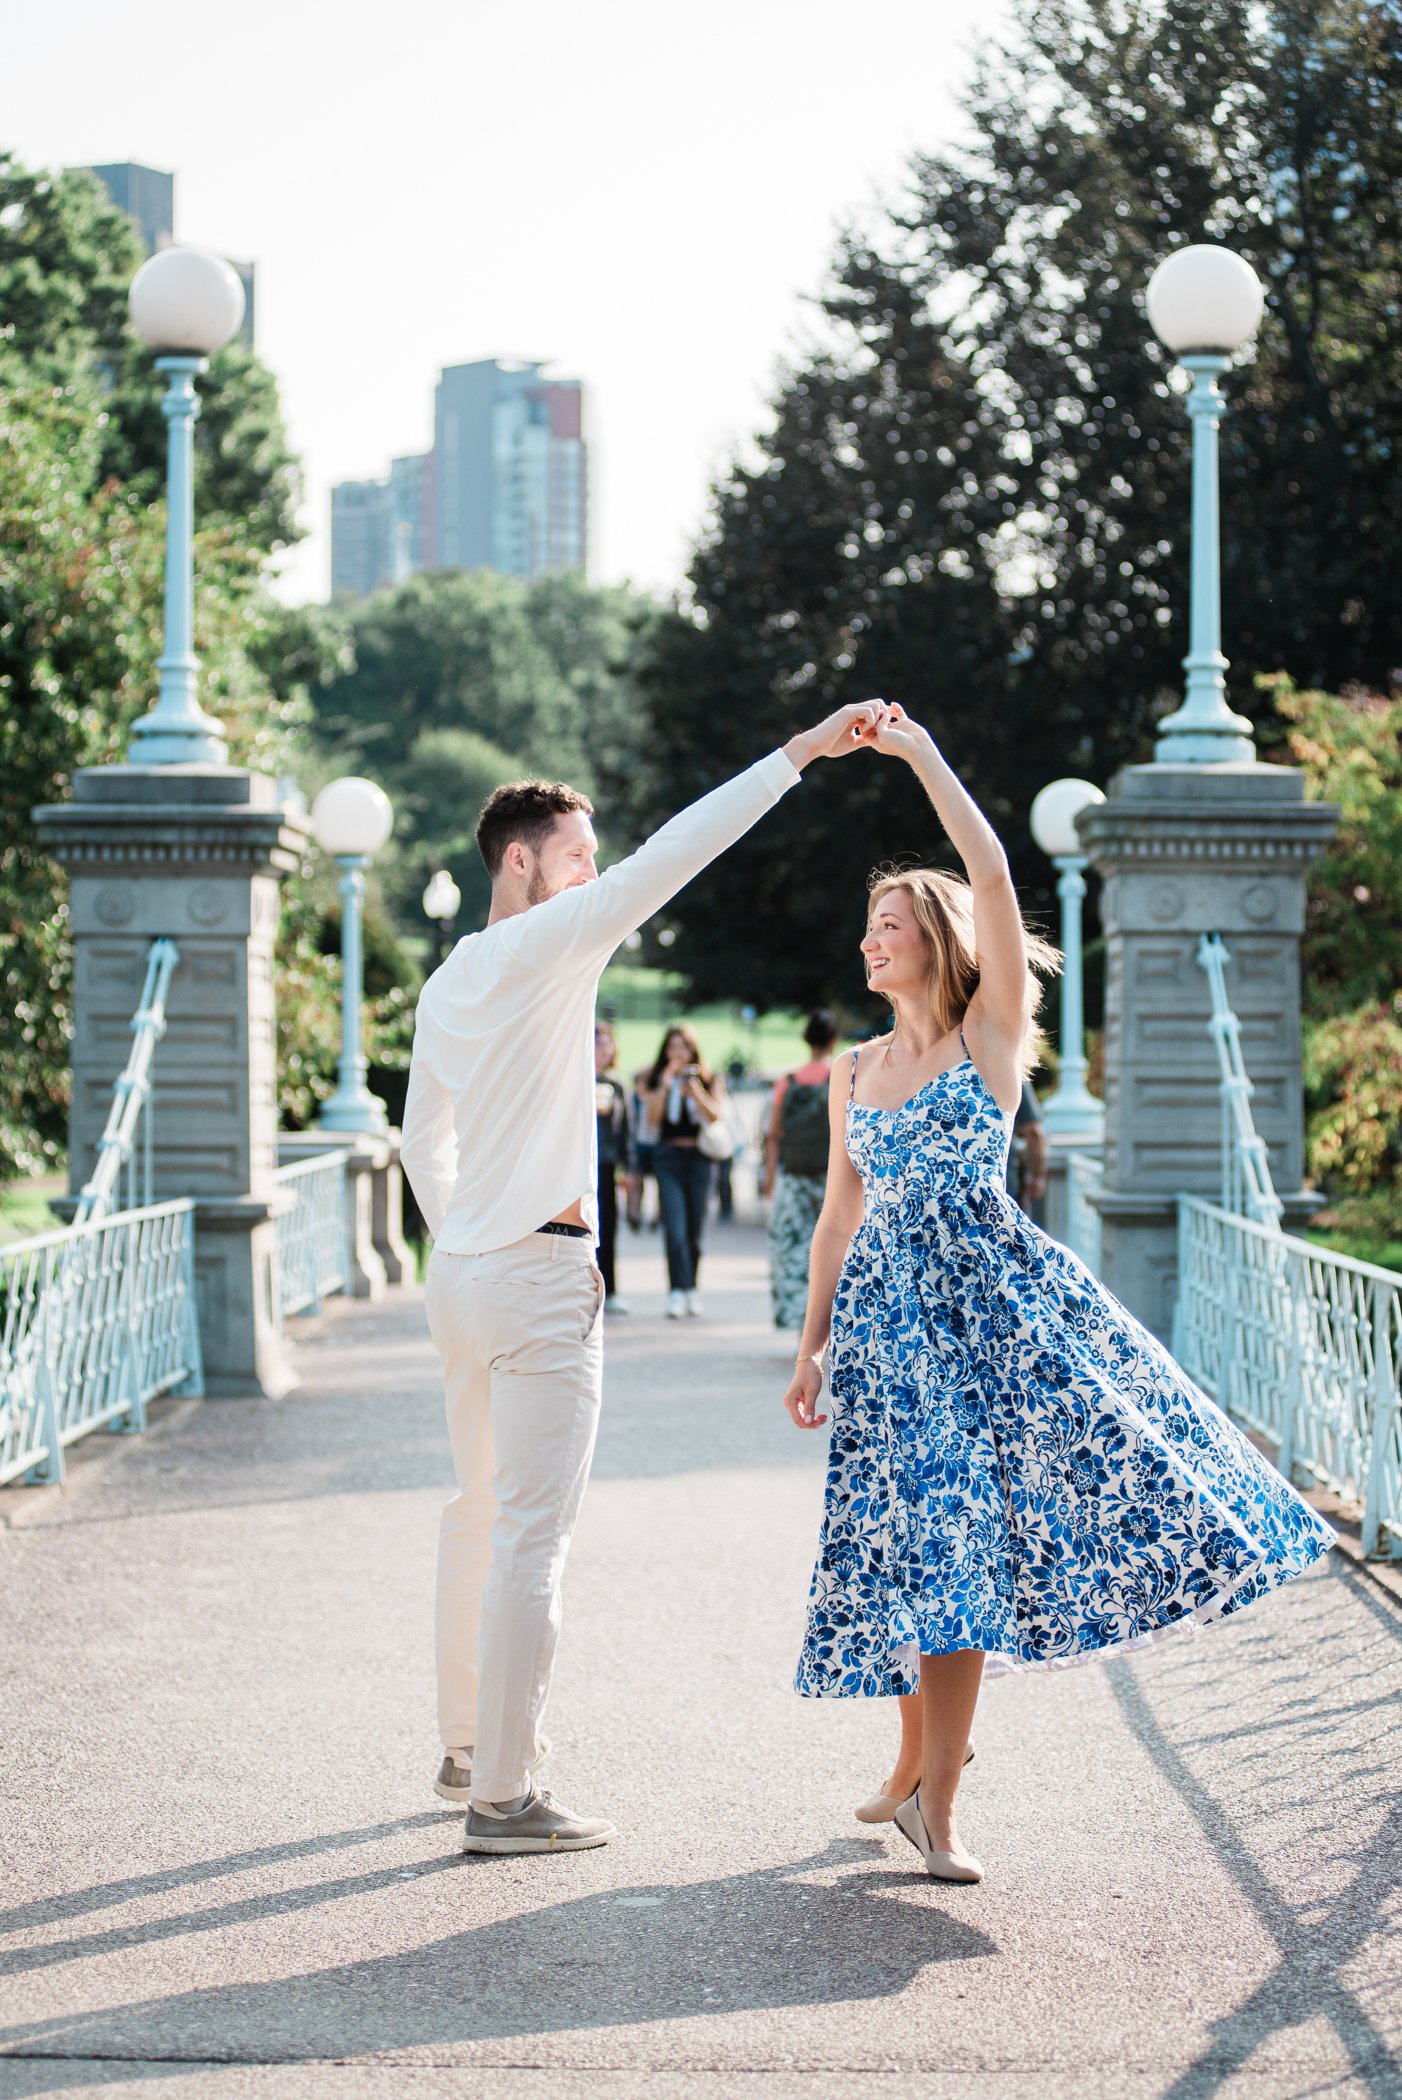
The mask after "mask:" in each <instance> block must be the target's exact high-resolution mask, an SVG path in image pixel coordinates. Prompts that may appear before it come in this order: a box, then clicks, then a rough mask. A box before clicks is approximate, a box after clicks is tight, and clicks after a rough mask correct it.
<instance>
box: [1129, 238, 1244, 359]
mask: <svg viewBox="0 0 1402 2100" xmlns="http://www.w3.org/2000/svg"><path fill="white" fill-rule="evenodd" d="M1144 303H1145V305H1146V306H1147V307H1148V309H1149V323H1150V326H1151V327H1152V328H1153V331H1154V333H1155V335H1156V336H1157V337H1158V339H1159V341H1160V342H1161V343H1162V344H1163V345H1164V347H1165V348H1166V349H1168V350H1171V351H1172V352H1173V354H1174V356H1175V357H1191V356H1192V355H1194V354H1195V353H1196V354H1199V355H1205V356H1208V357H1211V356H1227V357H1229V356H1231V354H1232V352H1233V351H1236V350H1240V348H1241V346H1242V344H1243V343H1246V342H1249V341H1250V339H1251V337H1252V336H1253V335H1254V334H1255V333H1256V330H1257V329H1258V328H1259V327H1260V325H1261V316H1262V314H1263V313H1264V312H1265V309H1266V295H1265V292H1264V291H1263V290H1262V287H1261V280H1260V278H1259V277H1258V276H1257V275H1256V272H1255V271H1254V270H1253V269H1252V267H1251V265H1250V263H1249V262H1247V261H1246V260H1245V259H1244V258H1243V257H1242V256H1240V255H1236V254H1234V253H1233V251H1232V250H1231V249H1230V248H1215V247H1211V246H1208V245H1206V244H1203V245H1200V246H1198V247H1194V248H1177V249H1175V250H1174V252H1173V254H1172V255H1168V256H1165V257H1164V260H1163V261H1162V262H1161V263H1160V264H1159V266H1158V268H1157V269H1156V270H1155V272H1154V274H1153V276H1152V277H1151V278H1150V279H1149V286H1148V290H1147V291H1146V292H1145V294H1144Z"/></svg>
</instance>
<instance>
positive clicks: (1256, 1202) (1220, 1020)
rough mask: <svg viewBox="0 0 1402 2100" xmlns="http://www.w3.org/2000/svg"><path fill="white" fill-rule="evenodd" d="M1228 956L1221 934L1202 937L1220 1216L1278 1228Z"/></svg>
mask: <svg viewBox="0 0 1402 2100" xmlns="http://www.w3.org/2000/svg"><path fill="white" fill-rule="evenodd" d="M1231 959H1232V958H1231V952H1230V950H1229V949H1228V948H1227V947H1226V945H1225V943H1224V942H1223V940H1222V936H1221V934H1220V933H1205V934H1204V935H1203V937H1202V939H1201V940H1200V941H1199V943H1198V952H1197V960H1198V964H1199V966H1200V967H1201V968H1202V969H1203V970H1204V971H1205V972H1206V973H1207V982H1208V986H1209V988H1210V991H1211V994H1212V1018H1211V1020H1210V1021H1209V1022H1208V1024H1207V1027H1208V1033H1209V1034H1210V1035H1211V1037H1212V1040H1213V1042H1214V1043H1215V1044H1216V1045H1217V1057H1218V1062H1219V1063H1220V1065H1221V1068H1222V1195H1221V1205H1222V1209H1223V1210H1229V1211H1233V1212H1234V1213H1235V1214H1236V1215H1237V1216H1238V1217H1242V1218H1253V1219H1254V1220H1255V1222H1256V1223H1257V1224H1258V1225H1273V1226H1275V1227H1277V1228H1279V1225H1280V1220H1281V1214H1282V1212H1281V1201H1280V1198H1279V1196H1277V1194H1276V1192H1275V1184H1274V1182H1273V1181H1272V1179H1271V1163H1270V1155H1269V1153H1268V1152H1267V1150H1266V1141H1265V1139H1264V1138H1263V1137H1261V1136H1259V1135H1258V1133H1257V1130H1256V1124H1255V1121H1254V1119H1253V1117H1252V1114H1251V1095H1252V1091H1253V1089H1252V1085H1251V1080H1250V1078H1249V1076H1248V1074H1247V1070H1246V1066H1245V1064H1244V1063H1243V1061H1242V1055H1241V1023H1240V1021H1239V1020H1238V1019H1237V1017H1236V1014H1235V1012H1234V1011H1233V1009H1232V1003H1231V1000H1230V999H1229V998H1228V997H1227V964H1228V963H1229V962H1230V961H1231Z"/></svg>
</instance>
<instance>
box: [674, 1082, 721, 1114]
mask: <svg viewBox="0 0 1402 2100" xmlns="http://www.w3.org/2000/svg"><path fill="white" fill-rule="evenodd" d="M683 1091H684V1092H685V1094H686V1095H687V1097H688V1099H690V1100H691V1101H694V1102H695V1104H696V1106H697V1108H699V1109H700V1111H701V1114H702V1115H703V1116H704V1117H705V1119H706V1121H707V1122H708V1123H718V1122H719V1121H720V1098H719V1097H720V1088H719V1086H717V1087H716V1088H715V1089H714V1091H712V1089H711V1088H710V1087H708V1086H707V1084H706V1082H705V1080H704V1079H702V1078H701V1076H700V1074H699V1073H696V1072H693V1073H692V1075H691V1077H690V1079H688V1080H687V1082H686V1086H685V1088H684V1089H683Z"/></svg>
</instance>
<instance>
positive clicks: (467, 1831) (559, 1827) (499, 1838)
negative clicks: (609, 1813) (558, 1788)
mask: <svg viewBox="0 0 1402 2100" xmlns="http://www.w3.org/2000/svg"><path fill="white" fill-rule="evenodd" d="M616 1835H617V1833H616V1832H615V1830H614V1827H613V1825H612V1823H609V1822H606V1821H605V1820H604V1818H603V1817H602V1816H577V1815H575V1814H574V1813H573V1811H572V1810H570V1809H568V1808H562V1807H561V1806H560V1804H559V1802H558V1801H556V1799H555V1797H554V1795H553V1794H547V1793H544V1792H539V1793H533V1794H532V1795H531V1798H530V1800H529V1801H528V1802H527V1803H526V1805H525V1807H524V1808H518V1809H517V1811H516V1813H515V1815H511V1816H484V1815H482V1814H481V1813H480V1812H479V1811H478V1810H477V1809H475V1808H470V1809H469V1810H468V1812H467V1822H466V1825H465V1827H464V1829H463V1838H462V1849H463V1851H464V1852H587V1851H588V1850H589V1847H590V1846H591V1845H606V1844H607V1843H608V1841H609V1839H610V1838H611V1837H614V1836H616Z"/></svg>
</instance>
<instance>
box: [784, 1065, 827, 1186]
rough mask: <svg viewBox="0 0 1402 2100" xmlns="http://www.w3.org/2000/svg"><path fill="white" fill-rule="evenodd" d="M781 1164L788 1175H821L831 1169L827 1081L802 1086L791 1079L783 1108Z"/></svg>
mask: <svg viewBox="0 0 1402 2100" xmlns="http://www.w3.org/2000/svg"><path fill="white" fill-rule="evenodd" d="M779 1113H780V1116H781V1118H782V1121H781V1123H780V1127H779V1164H780V1166H781V1167H782V1168H783V1170H784V1172H785V1173H786V1174H806V1175H809V1176H821V1175H823V1174H826V1173H827V1171H828V1129H829V1124H828V1083H827V1081H826V1079H819V1080H816V1081H814V1083H813V1084H812V1085H811V1086H799V1085H797V1084H796V1083H795V1082H794V1081H793V1080H792V1079H791V1080H790V1081H789V1083H788V1085H787V1086H786V1087H785V1088H784V1099H783V1103H782V1105H781V1107H780V1111H779Z"/></svg>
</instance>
